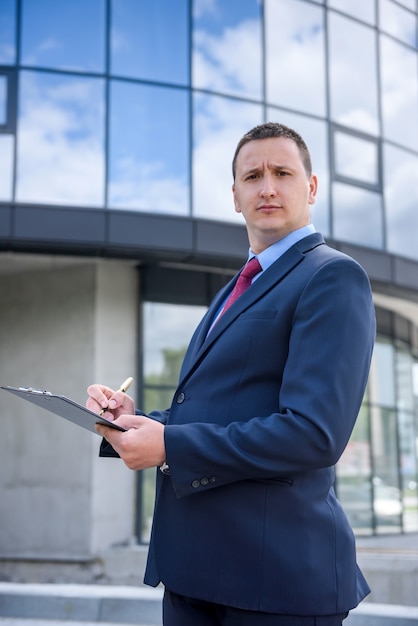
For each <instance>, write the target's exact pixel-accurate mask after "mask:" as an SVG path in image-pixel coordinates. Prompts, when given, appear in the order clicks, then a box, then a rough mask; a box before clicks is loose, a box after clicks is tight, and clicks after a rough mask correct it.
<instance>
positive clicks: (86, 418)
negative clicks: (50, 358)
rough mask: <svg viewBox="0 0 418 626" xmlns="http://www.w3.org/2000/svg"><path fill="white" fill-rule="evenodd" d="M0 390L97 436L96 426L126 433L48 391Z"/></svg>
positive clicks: (11, 388)
mask: <svg viewBox="0 0 418 626" xmlns="http://www.w3.org/2000/svg"><path fill="white" fill-rule="evenodd" d="M1 389H4V390H5V391H10V393H13V394H14V395H16V396H18V397H19V398H23V399H24V400H28V401H29V402H32V403H33V404H36V405H37V406H39V407H41V408H42V409H45V410H46V411H50V412H51V413H54V414H55V415H59V416H60V417H63V418H64V419H66V420H68V421H70V422H73V424H77V426H81V427H82V428H86V429H87V430H90V431H91V432H93V433H96V434H98V433H97V432H96V429H95V425H96V424H103V425H104V426H110V427H111V428H115V429H116V430H121V431H122V432H125V431H126V428H122V426H118V425H117V424H115V423H114V422H111V421H110V420H107V419H106V418H104V417H102V416H101V415H98V414H97V413H94V412H93V411H90V410H89V409H86V407H84V406H82V405H81V404H78V402H74V400H70V399H69V398H66V397H65V396H58V395H56V394H54V393H51V392H50V391H42V390H41V389H34V388H32V387H10V386H8V385H5V386H3V385H1Z"/></svg>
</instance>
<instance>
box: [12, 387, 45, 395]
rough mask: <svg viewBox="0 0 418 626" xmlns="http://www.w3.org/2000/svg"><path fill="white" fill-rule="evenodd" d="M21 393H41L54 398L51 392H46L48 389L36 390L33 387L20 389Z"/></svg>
mask: <svg viewBox="0 0 418 626" xmlns="http://www.w3.org/2000/svg"><path fill="white" fill-rule="evenodd" d="M19 390H20V391H27V392H29V393H40V394H43V395H44V396H52V393H51V392H50V391H46V389H34V388H33V387H19Z"/></svg>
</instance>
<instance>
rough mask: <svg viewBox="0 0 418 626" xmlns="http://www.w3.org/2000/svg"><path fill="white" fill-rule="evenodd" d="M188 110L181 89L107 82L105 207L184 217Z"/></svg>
mask: <svg viewBox="0 0 418 626" xmlns="http://www.w3.org/2000/svg"><path fill="white" fill-rule="evenodd" d="M188 107H189V101H188V95H187V92H186V91H185V90H182V89H174V88H169V87H154V86H149V85H141V84H135V83H131V82H124V81H113V82H112V85H111V102H110V155H109V194H108V204H109V205H110V206H111V207H115V208H123V209H140V210H144V211H152V212H159V213H176V214H179V215H185V214H188V213H189V144H190V140H189V122H188V116H189V108H188Z"/></svg>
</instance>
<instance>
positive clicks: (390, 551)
mask: <svg viewBox="0 0 418 626" xmlns="http://www.w3.org/2000/svg"><path fill="white" fill-rule="evenodd" d="M357 552H358V561H359V565H360V567H361V568H362V570H363V571H364V573H365V575H366V578H367V580H368V581H369V584H370V586H371V587H372V590H373V591H372V594H371V595H370V596H369V597H368V598H367V600H366V601H364V602H362V603H361V604H360V606H359V607H357V609H355V610H353V611H351V612H350V615H349V617H348V618H347V620H345V621H344V626H418V534H405V535H386V536H378V537H358V538H357ZM127 558H129V557H127ZM162 595H163V589H162V587H161V586H160V587H157V588H156V589H153V588H150V587H145V586H142V585H141V586H138V585H122V584H105V585H99V584H54V583H14V582H0V626H64V625H67V626H98V623H101V624H103V625H104V624H105V625H106V626H127V625H131V624H136V626H161V625H162V619H161V600H162ZM196 626H198V625H196Z"/></svg>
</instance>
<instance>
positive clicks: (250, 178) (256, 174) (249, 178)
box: [245, 172, 260, 180]
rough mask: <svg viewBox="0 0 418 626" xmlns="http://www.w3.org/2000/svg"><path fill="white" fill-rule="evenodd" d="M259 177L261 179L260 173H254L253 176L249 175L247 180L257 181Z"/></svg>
mask: <svg viewBox="0 0 418 626" xmlns="http://www.w3.org/2000/svg"><path fill="white" fill-rule="evenodd" d="M259 177H260V174H259V173H258V172H254V173H253V174H248V176H246V178H245V180H256V179H257V178H259Z"/></svg>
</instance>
